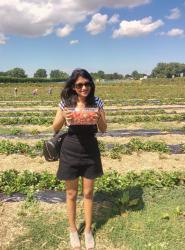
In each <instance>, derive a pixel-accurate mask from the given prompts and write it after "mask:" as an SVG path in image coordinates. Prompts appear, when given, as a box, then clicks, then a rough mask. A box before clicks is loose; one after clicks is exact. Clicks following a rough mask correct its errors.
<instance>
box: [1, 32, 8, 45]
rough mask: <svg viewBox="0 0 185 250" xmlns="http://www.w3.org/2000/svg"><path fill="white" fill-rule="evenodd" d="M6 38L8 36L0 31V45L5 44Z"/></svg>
mask: <svg viewBox="0 0 185 250" xmlns="http://www.w3.org/2000/svg"><path fill="white" fill-rule="evenodd" d="M7 39H8V38H7V37H5V35H4V34H1V33H0V45H4V44H6V40H7Z"/></svg>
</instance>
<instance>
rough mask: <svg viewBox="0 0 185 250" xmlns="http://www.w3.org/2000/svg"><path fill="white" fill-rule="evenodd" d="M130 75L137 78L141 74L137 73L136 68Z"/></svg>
mask: <svg viewBox="0 0 185 250" xmlns="http://www.w3.org/2000/svg"><path fill="white" fill-rule="evenodd" d="M131 75H132V77H133V78H134V79H135V80H138V79H139V78H140V76H141V74H139V73H138V72H137V70H134V71H133V72H132V74H131Z"/></svg>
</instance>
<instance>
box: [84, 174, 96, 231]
mask: <svg viewBox="0 0 185 250" xmlns="http://www.w3.org/2000/svg"><path fill="white" fill-rule="evenodd" d="M82 184H83V195H84V215H85V232H90V230H91V225H92V212H93V189H94V180H91V179H87V178H85V177H83V178H82Z"/></svg>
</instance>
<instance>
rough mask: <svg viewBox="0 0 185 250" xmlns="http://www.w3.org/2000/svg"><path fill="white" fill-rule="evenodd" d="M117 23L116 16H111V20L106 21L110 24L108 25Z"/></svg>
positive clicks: (117, 18)
mask: <svg viewBox="0 0 185 250" xmlns="http://www.w3.org/2000/svg"><path fill="white" fill-rule="evenodd" d="M118 22H119V15H118V14H114V15H113V16H111V18H110V19H109V21H108V23H110V24H112V23H118Z"/></svg>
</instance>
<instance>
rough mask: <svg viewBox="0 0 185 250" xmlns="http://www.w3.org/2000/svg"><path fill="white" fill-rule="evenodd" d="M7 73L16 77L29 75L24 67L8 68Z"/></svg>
mask: <svg viewBox="0 0 185 250" xmlns="http://www.w3.org/2000/svg"><path fill="white" fill-rule="evenodd" d="M6 75H7V76H10V77H16V78H26V77H27V75H26V74H25V71H24V69H22V68H14V69H11V70H8V71H7V72H6Z"/></svg>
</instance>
